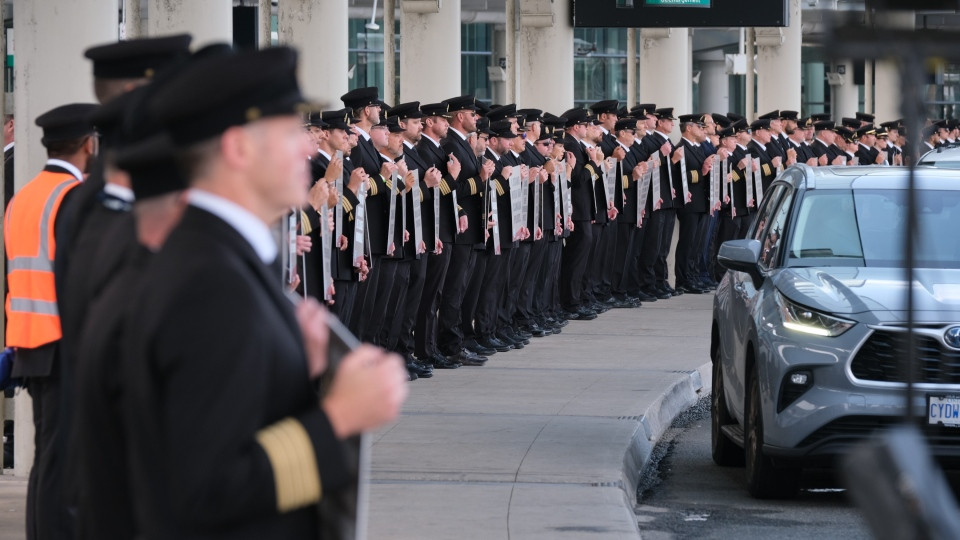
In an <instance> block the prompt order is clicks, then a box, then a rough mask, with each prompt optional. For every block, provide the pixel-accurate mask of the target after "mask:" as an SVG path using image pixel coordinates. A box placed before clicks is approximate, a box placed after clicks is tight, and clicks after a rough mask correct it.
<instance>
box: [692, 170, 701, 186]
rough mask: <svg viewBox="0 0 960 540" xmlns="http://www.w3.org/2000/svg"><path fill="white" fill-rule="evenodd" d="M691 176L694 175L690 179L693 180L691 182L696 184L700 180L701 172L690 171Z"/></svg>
mask: <svg viewBox="0 0 960 540" xmlns="http://www.w3.org/2000/svg"><path fill="white" fill-rule="evenodd" d="M690 176H692V178H691V179H690V182H691V183H693V184H696V183H698V182H700V173H699V172H697V171H690Z"/></svg>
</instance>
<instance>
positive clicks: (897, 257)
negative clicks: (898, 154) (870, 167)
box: [853, 189, 960, 268]
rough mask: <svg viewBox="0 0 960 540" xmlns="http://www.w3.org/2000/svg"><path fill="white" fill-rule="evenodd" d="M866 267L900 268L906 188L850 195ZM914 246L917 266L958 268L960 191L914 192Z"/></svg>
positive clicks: (959, 256) (904, 223)
mask: <svg viewBox="0 0 960 540" xmlns="http://www.w3.org/2000/svg"><path fill="white" fill-rule="evenodd" d="M853 200H854V203H855V207H856V215H857V221H858V224H859V227H860V239H861V242H862V245H863V257H864V259H865V264H866V266H878V267H902V266H903V264H904V261H905V259H906V257H905V256H904V252H903V246H904V242H905V240H906V238H905V236H906V230H907V192H906V190H880V189H863V190H857V191H855V192H854V193H853ZM917 227H918V231H919V234H918V235H917V241H916V242H915V244H914V251H915V256H916V265H917V266H918V267H920V268H960V235H957V234H956V231H958V230H960V191H954V190H938V191H934V190H919V191H917Z"/></svg>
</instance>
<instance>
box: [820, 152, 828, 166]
mask: <svg viewBox="0 0 960 540" xmlns="http://www.w3.org/2000/svg"><path fill="white" fill-rule="evenodd" d="M828 159H829V158H828V157H827V155H826V154H824V155H822V156H820V157H819V158H818V159H817V163H819V164H820V166H821V167H825V166H826V165H827V160H828Z"/></svg>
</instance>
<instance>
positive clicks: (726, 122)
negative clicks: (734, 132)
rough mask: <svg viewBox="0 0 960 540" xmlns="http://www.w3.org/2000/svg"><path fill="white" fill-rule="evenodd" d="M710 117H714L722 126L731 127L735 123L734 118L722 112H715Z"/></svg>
mask: <svg viewBox="0 0 960 540" xmlns="http://www.w3.org/2000/svg"><path fill="white" fill-rule="evenodd" d="M710 117H711V118H713V121H714V122H715V123H716V124H717V125H718V126H720V127H730V126H731V125H733V120H731V119H729V118H727V117H726V116H724V115H722V114H720V113H713V114H711V115H710Z"/></svg>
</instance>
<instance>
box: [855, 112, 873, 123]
mask: <svg viewBox="0 0 960 540" xmlns="http://www.w3.org/2000/svg"><path fill="white" fill-rule="evenodd" d="M856 116H857V120H860V121H861V122H870V123H871V124H872V123H873V121H874V120H875V119H876V116H874V115H872V114H868V113H863V112H858V113H857V115H856Z"/></svg>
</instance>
